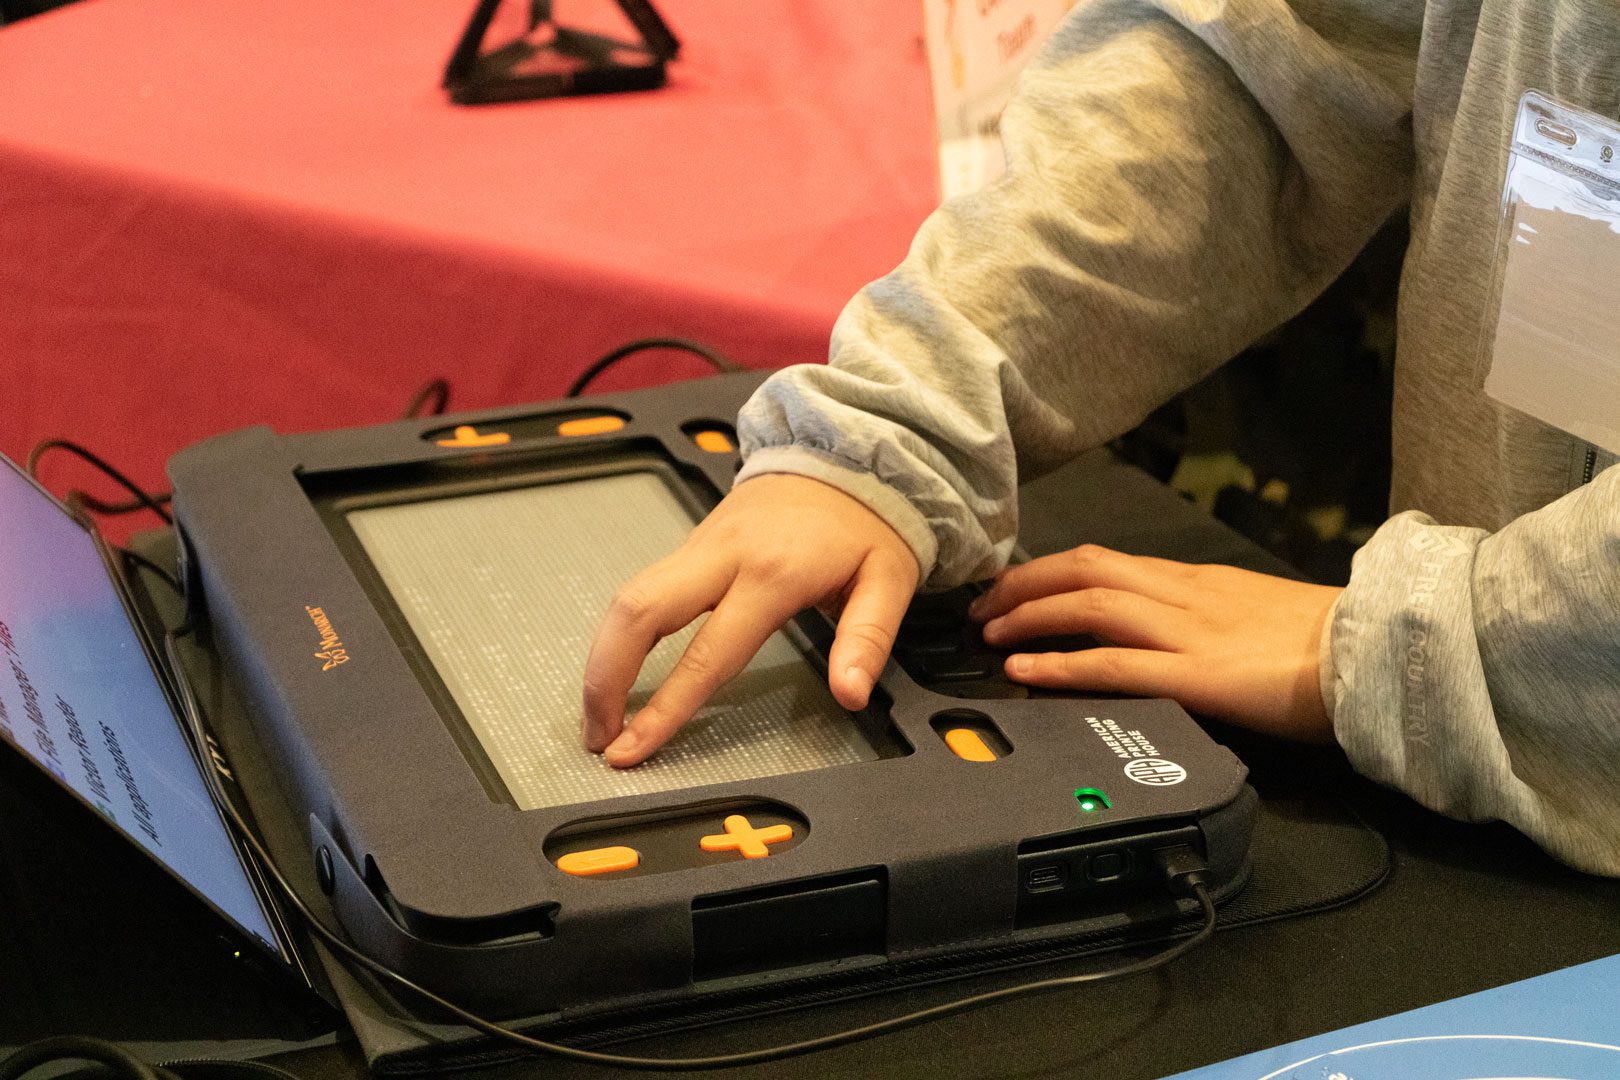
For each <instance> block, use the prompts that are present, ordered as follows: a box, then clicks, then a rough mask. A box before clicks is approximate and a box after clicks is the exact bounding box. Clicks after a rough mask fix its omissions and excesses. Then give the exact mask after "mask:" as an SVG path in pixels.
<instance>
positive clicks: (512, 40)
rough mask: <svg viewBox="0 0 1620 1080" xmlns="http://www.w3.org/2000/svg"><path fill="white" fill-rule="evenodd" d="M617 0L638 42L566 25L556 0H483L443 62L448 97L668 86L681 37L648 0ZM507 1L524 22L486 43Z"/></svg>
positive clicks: (485, 100)
mask: <svg viewBox="0 0 1620 1080" xmlns="http://www.w3.org/2000/svg"><path fill="white" fill-rule="evenodd" d="M615 2H616V3H617V4H618V6H619V8H620V10H622V11H623V12H624V14H625V16H626V18H628V19H629V20H630V24H631V25H632V26H634V27H635V28H636V31H637V33H639V34H640V36H641V40H640V41H639V42H626V41H618V40H616V39H614V38H611V37H607V36H606V35H603V34H598V33H593V32H589V31H584V30H573V29H570V28H568V27H565V26H561V25H559V24H558V23H557V21H556V20H555V18H553V15H552V4H551V0H479V4H478V7H477V8H475V9H474V10H473V14H472V18H471V19H470V20H468V22H467V29H466V30H465V31H463V33H462V35H461V40H460V41H459V42H457V43H456V49H455V52H454V53H452V54H451V56H450V63H449V64H448V65H447V66H446V67H445V71H444V86H445V89H446V90H448V91H449V92H450V100H451V101H453V102H455V103H456V104H458V105H484V104H489V103H493V102H500V101H527V100H530V99H533V98H547V97H563V96H567V95H572V94H608V93H615V92H618V91H623V90H651V89H654V88H655V87H659V86H662V85H664V67H665V64H666V63H668V61H670V60H673V59H674V58H675V55H676V53H677V52H678V51H679V50H680V42H679V41H677V40H676V38H675V35H674V34H672V33H670V30H669V27H668V26H667V25H666V24H665V22H664V20H663V18H662V17H660V16H659V14H658V12H657V11H656V10H655V9H654V8H653V6H652V4H651V3H650V2H649V0H615ZM503 6H504V10H505V12H506V13H507V14H508V15H511V14H512V13H513V10H514V8H519V9H521V16H520V17H521V22H522V25H521V26H518V27H512V26H508V27H506V28H505V34H504V35H503V36H506V40H504V41H501V40H496V41H495V42H493V43H488V42H487V41H486V39H488V38H489V37H490V31H491V27H492V26H493V25H494V23H495V17H496V14H497V13H498V12H501V11H502V10H503ZM507 21H508V22H511V21H512V20H511V19H508V20H507ZM514 30H515V31H516V33H515V34H514V33H513V31H514ZM486 50H487V51H486Z"/></svg>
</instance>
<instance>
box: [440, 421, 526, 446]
mask: <svg viewBox="0 0 1620 1080" xmlns="http://www.w3.org/2000/svg"><path fill="white" fill-rule="evenodd" d="M511 441H512V436H510V435H508V434H507V433H506V432H504V431H490V432H485V433H480V432H479V430H478V429H477V428H475V427H473V426H472V425H471V424H462V425H461V426H460V427H458V428H456V434H455V438H452V439H439V440H438V443H439V445H440V446H458V447H474V446H505V445H506V444H507V443H509V442H511Z"/></svg>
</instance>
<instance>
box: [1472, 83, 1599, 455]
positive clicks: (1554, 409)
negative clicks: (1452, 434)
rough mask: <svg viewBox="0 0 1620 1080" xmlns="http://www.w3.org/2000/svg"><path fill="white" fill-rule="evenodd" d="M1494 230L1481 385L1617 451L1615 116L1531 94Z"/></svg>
mask: <svg viewBox="0 0 1620 1080" xmlns="http://www.w3.org/2000/svg"><path fill="white" fill-rule="evenodd" d="M1497 241H1498V242H1497V256H1496V273H1495V288H1494V292H1493V294H1492V296H1491V304H1490V307H1489V308H1488V312H1489V315H1488V317H1487V319H1486V322H1485V325H1486V328H1487V331H1486V334H1485V337H1484V341H1483V343H1482V345H1481V349H1480V367H1481V370H1482V372H1483V374H1484V383H1485V392H1486V393H1487V394H1489V395H1490V396H1491V397H1493V398H1495V399H1496V400H1497V401H1499V402H1501V403H1502V404H1504V405H1508V406H1511V407H1512V408H1515V409H1518V410H1520V411H1521V412H1525V413H1528V414H1530V415H1531V416H1534V417H1536V418H1537V419H1538V420H1542V421H1544V422H1546V423H1548V424H1551V425H1553V426H1554V427H1557V428H1560V429H1562V430H1564V431H1566V432H1568V433H1570V434H1571V435H1574V436H1576V437H1577V438H1580V439H1583V440H1585V441H1586V442H1589V443H1592V444H1593V445H1596V446H1600V447H1602V448H1603V449H1605V450H1609V451H1611V452H1616V453H1620V126H1617V125H1616V124H1615V123H1614V122H1613V121H1610V120H1607V119H1605V118H1603V117H1601V116H1597V115H1595V114H1593V113H1589V112H1584V111H1582V110H1580V109H1572V108H1569V107H1567V106H1564V105H1560V104H1558V103H1557V102H1554V101H1552V100H1550V99H1548V98H1547V97H1545V96H1543V95H1542V94H1538V93H1536V92H1535V91H1531V92H1529V93H1527V94H1525V95H1524V97H1523V98H1521V99H1520V101H1519V114H1518V119H1517V120H1516V121H1515V122H1514V125H1513V147H1512V152H1511V154H1510V155H1509V157H1508V167H1507V182H1506V184H1505V185H1504V187H1503V191H1502V221H1501V227H1500V232H1499V235H1498V238H1497Z"/></svg>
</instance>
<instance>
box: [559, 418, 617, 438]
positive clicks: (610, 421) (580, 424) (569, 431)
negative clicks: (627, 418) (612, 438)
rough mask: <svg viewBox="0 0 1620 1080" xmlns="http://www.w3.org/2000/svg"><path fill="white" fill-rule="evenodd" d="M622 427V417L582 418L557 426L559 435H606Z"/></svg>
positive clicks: (566, 421)
mask: <svg viewBox="0 0 1620 1080" xmlns="http://www.w3.org/2000/svg"><path fill="white" fill-rule="evenodd" d="M622 427H624V417H622V416H582V417H580V418H579V419H578V420H565V421H563V422H562V423H560V424H558V425H557V434H559V435H568V436H576V435H606V434H607V433H608V432H610V431H618V430H619V429H620V428H622Z"/></svg>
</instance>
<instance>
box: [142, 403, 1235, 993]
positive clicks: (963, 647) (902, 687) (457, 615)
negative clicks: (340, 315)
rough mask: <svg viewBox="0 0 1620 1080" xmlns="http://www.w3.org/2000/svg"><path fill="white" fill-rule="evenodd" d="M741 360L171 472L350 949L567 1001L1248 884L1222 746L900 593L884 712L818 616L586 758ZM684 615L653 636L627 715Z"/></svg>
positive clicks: (711, 465)
mask: <svg viewBox="0 0 1620 1080" xmlns="http://www.w3.org/2000/svg"><path fill="white" fill-rule="evenodd" d="M760 378H761V376H759V375H756V374H753V373H744V374H734V375H725V376H720V377H717V378H713V379H705V380H701V381H696V382H691V383H685V384H681V385H679V386H673V387H663V388H658V389H652V390H644V391H638V392H634V393H625V394H618V395H607V396H601V397H596V398H589V399H575V400H571V401H567V402H559V403H555V404H550V405H535V406H527V407H523V408H517V409H502V410H495V411H489V412H484V413H475V414H465V415H462V416H459V417H454V418H446V417H429V418H424V419H413V420H406V421H402V422H399V423H394V424H388V425H384V426H380V427H372V428H362V429H354V430H347V431H334V432H323V433H316V434H305V435H291V436H278V435H276V434H274V433H273V432H271V431H270V430H269V429H267V428H253V429H248V430H245V431H240V432H236V433H233V434H230V435H225V436H221V437H218V438H215V439H211V440H209V441H207V442H204V443H201V444H199V445H197V446H194V447H191V448H190V449H187V450H185V451H183V452H182V453H180V454H179V455H177V456H176V457H175V458H174V459H173V461H172V462H171V463H170V474H171V477H172V479H173V481H174V508H175V516H176V522H177V525H178V527H179V530H180V536H181V548H182V558H183V565H182V575H181V576H182V580H183V582H184V584H185V587H186V589H187V592H188V595H189V597H190V599H191V602H192V604H193V607H194V609H196V610H197V611H198V612H199V613H201V614H203V615H205V616H206V619H207V622H208V626H209V630H210V634H211V638H212V641H213V644H214V647H215V648H216V649H218V651H219V654H220V656H221V658H222V659H223V661H224V669H225V670H226V671H227V672H229V677H230V678H231V679H232V680H233V682H234V683H235V684H236V685H237V687H238V688H239V692H240V696H241V697H242V698H243V699H244V700H245V701H246V702H248V703H249V706H250V708H249V710H248V711H249V713H250V717H251V723H252V725H253V730H254V734H255V736H256V738H257V741H258V742H260V743H261V744H262V745H263V746H264V747H265V749H266V751H267V753H268V755H269V759H270V761H271V762H272V764H273V768H274V769H275V770H276V771H277V773H278V777H279V780H278V782H279V784H280V786H281V787H282V788H283V789H284V793H285V795H286V796H287V801H288V802H289V803H290V804H291V805H292V806H293V807H294V808H295V812H296V814H297V815H298V818H299V821H300V822H301V823H307V824H303V825H301V829H303V830H305V831H307V836H308V851H307V856H308V858H309V859H310V860H312V861H313V863H314V865H315V866H316V867H317V870H318V877H319V880H320V882H321V887H322V888H323V889H325V890H326V891H327V892H328V893H329V895H330V898H331V902H332V905H333V908H334V910H335V911H336V913H337V916H338V918H339V920H340V921H341V923H342V925H343V927H344V929H345V930H346V931H347V933H348V934H349V935H350V936H351V937H352V939H353V940H354V941H355V943H356V944H357V945H359V946H360V947H361V948H363V949H365V950H366V951H367V952H369V953H370V954H371V955H373V956H375V957H377V958H378V959H381V960H383V961H384V962H386V963H388V964H389V965H391V966H393V967H395V968H396V969H398V970H399V971H401V972H402V973H404V974H406V975H408V976H410V977H411V978H413V979H415V980H417V981H418V982H421V983H423V984H424V985H426V986H428V987H430V988H432V989H434V990H436V991H438V992H440V993H442V994H445V995H446V996H449V997H452V998H453V999H455V1000H457V1001H459V1002H460V1003H462V1004H464V1005H467V1006H469V1007H473V1008H478V1009H482V1010H485V1011H487V1012H490V1013H494V1014H498V1015H502V1016H520V1015H521V1016H536V1015H540V1016H547V1015H549V1016H553V1017H561V1018H564V1019H569V1018H576V1017H587V1018H588V1017H592V1016H604V1015H612V1014H619V1013H624V1012H626V1011H627V1010H636V1009H647V1008H658V1007H663V1006H671V1007H680V1006H682V1005H683V1004H684V1005H690V1004H691V1003H692V1002H694V1001H702V1000H704V999H706V998H708V997H711V996H715V995H722V994H725V993H735V992H736V991H737V989H738V988H739V987H743V988H749V989H750V992H751V993H753V994H755V996H756V997H757V998H758V999H759V1000H767V999H768V998H769V997H770V995H772V994H784V993H786V992H787V991H789V990H791V989H792V988H795V987H797V988H803V987H805V986H808V985H825V986H827V987H829V988H837V987H845V986H848V987H858V986H859V984H860V981H861V979H862V978H863V977H864V976H869V975H872V974H874V973H889V974H892V973H894V972H896V971H899V970H905V971H916V972H919V973H924V974H927V975H929V976H930V977H936V978H937V977H939V976H941V975H947V974H950V973H951V972H952V971H956V970H968V969H972V968H977V967H982V966H985V965H986V964H990V963H1006V962H1018V960H1019V959H1020V958H1035V957H1037V956H1041V955H1056V954H1057V952H1058V951H1060V950H1061V949H1062V948H1063V946H1064V945H1065V944H1066V943H1074V942H1077V941H1081V940H1085V939H1088V938H1093V937H1095V936H1096V935H1099V934H1104V933H1109V932H1119V931H1123V930H1127V929H1130V928H1131V927H1133V926H1136V925H1139V924H1143V923H1151V922H1161V923H1168V922H1171V921H1175V920H1177V919H1180V918H1182V917H1184V916H1187V915H1189V914H1191V913H1193V912H1195V911H1196V910H1197V905H1196V904H1194V903H1193V902H1192V901H1190V900H1188V899H1186V898H1184V897H1177V896H1174V895H1172V894H1171V893H1170V892H1169V891H1168V890H1167V889H1166V888H1165V884H1164V880H1163V878H1162V876H1161V875H1158V874H1156V873H1155V872H1154V870H1153V867H1154V860H1155V858H1156V853H1161V852H1163V851H1164V850H1165V849H1167V848H1170V847H1174V846H1180V845H1187V846H1190V847H1191V848H1192V849H1194V850H1195V851H1196V852H1197V853H1198V854H1199V855H1200V856H1201V857H1202V859H1203V860H1204V861H1205V862H1207V864H1208V867H1209V869H1208V874H1207V878H1208V882H1209V886H1210V891H1211V892H1212V893H1213V894H1214V895H1215V897H1216V898H1217V899H1222V898H1224V897H1226V896H1229V895H1231V894H1232V893H1233V892H1234V891H1236V890H1237V889H1238V888H1239V887H1240V886H1241V884H1242V883H1243V881H1244V879H1245V877H1246V875H1247V873H1248V842H1249V835H1250V832H1251V828H1252V822H1253V818H1254V809H1255V797H1254V793H1253V792H1252V790H1251V789H1250V788H1249V787H1248V786H1247V784H1246V783H1245V775H1246V774H1245V770H1244V768H1243V766H1242V764H1241V763H1240V762H1239V761H1238V760H1237V758H1236V757H1234V756H1233V755H1232V754H1231V753H1230V752H1229V751H1227V750H1226V749H1224V748H1223V747H1220V746H1218V745H1217V744H1215V743H1214V742H1213V741H1212V740H1211V739H1210V738H1209V737H1208V736H1207V735H1206V734H1205V733H1204V732H1203V731H1202V730H1201V729H1200V728H1199V727H1198V725H1197V724H1195V723H1194V722H1192V720H1191V719H1190V718H1189V717H1188V716H1187V715H1186V713H1184V712H1183V711H1182V710H1181V709H1180V708H1179V707H1177V706H1176V705H1174V704H1172V703H1170V702H1166V701H1147V700H1128V699H1085V698H1079V697H1074V696H1061V695H1053V694H1040V693H1031V692H1029V691H1027V690H1025V689H1023V688H1021V687H1017V686H1015V685H1013V684H1011V683H1009V682H1007V681H1006V680H1005V679H1004V678H1003V677H1002V676H1001V674H1000V657H999V656H998V655H997V654H995V653H994V652H992V651H991V650H989V649H987V648H985V647H984V645H983V644H982V642H981V641H980V640H979V639H978V637H977V634H976V633H975V632H974V631H973V630H972V629H970V628H969V627H968V624H967V623H966V621H965V620H964V618H963V608H964V606H965V598H966V596H967V594H966V593H963V592H961V591H958V592H957V593H952V594H942V595H940V596H924V597H921V598H919V600H918V602H917V603H916V604H914V605H913V610H912V611H911V613H910V614H909V615H908V618H907V621H906V625H905V626H904V628H903V630H902V634H901V640H900V642H899V643H898V644H897V647H896V650H895V658H894V660H893V661H891V663H890V664H889V666H888V668H887V670H886V671H885V672H884V674H883V676H882V678H881V679H880V680H879V684H878V687H877V690H876V692H875V693H874V694H873V698H872V704H871V705H870V706H869V707H868V708H867V709H865V710H863V711H862V712H860V713H858V714H851V713H849V712H846V711H845V710H843V709H842V708H840V707H839V706H838V705H837V703H836V702H835V701H834V700H833V698H832V696H831V694H830V693H829V692H828V690H827V687H826V671H825V663H826V660H825V658H826V650H827V648H828V646H829V644H830V642H831V637H832V629H831V626H830V624H829V623H828V622H827V621H826V619H825V618H824V617H823V616H822V615H820V614H818V613H816V612H807V613H805V614H803V615H801V616H799V617H798V618H797V619H796V620H795V621H794V622H793V623H791V624H790V625H789V626H788V627H786V628H785V629H784V630H783V631H781V632H780V633H778V634H777V635H775V636H774V637H773V638H771V639H770V641H768V642H767V644H766V645H765V647H764V648H763V649H762V650H761V651H760V653H759V655H758V656H757V657H756V658H755V660H754V661H753V662H752V663H751V664H750V665H749V666H748V668H747V669H746V670H745V671H744V672H743V673H742V674H740V675H739V676H738V677H737V678H736V679H734V680H733V681H732V682H731V683H730V684H729V685H728V686H727V687H726V688H725V689H724V690H723V691H722V692H721V693H720V694H719V695H718V696H717V697H715V698H714V699H713V700H712V701H711V702H710V703H709V704H708V705H707V706H706V707H705V708H704V709H703V710H702V712H701V713H700V714H699V716H698V717H697V719H695V720H694V721H693V722H692V723H691V724H689V725H688V726H687V727H686V728H685V729H684V730H683V731H682V732H681V733H680V734H679V735H678V736H677V737H676V738H675V739H674V740H672V741H671V742H670V743H669V744H668V745H667V746H666V747H665V748H663V749H662V750H661V751H660V752H659V753H658V754H657V755H656V756H655V757H654V758H652V759H651V760H650V761H648V762H647V763H645V764H643V765H640V766H637V767H635V768H632V769H628V770H615V769H613V768H611V767H609V766H608V765H606V764H605V763H604V762H603V761H602V760H601V759H600V758H599V757H598V756H596V755H593V754H591V753H589V752H587V751H586V750H585V749H584V747H583V745H582V742H581V737H580V722H581V707H580V696H581V673H582V668H583V664H584V659H585V655H586V652H587V650H588V648H589V645H590V642H591V638H592V635H593V633H594V630H595V627H596V624H597V622H598V620H599V619H600V617H601V615H602V613H603V611H604V610H605V608H606V606H607V603H608V601H609V600H610V598H611V597H612V596H613V594H614V593H615V591H616V590H617V589H618V588H619V587H620V586H621V585H622V584H623V583H624V582H625V581H626V580H627V579H628V578H629V577H630V576H631V575H633V574H634V573H635V572H636V571H638V570H639V569H641V568H642V567H644V566H646V565H647V564H649V563H651V562H653V561H655V560H657V559H658V558H661V557H663V556H664V555H667V554H669V553H670V552H671V551H672V550H674V549H675V548H676V547H677V546H679V545H680V544H681V543H683V542H684V541H685V539H686V537H687V536H688V534H689V533H690V531H691V529H692V527H693V525H694V524H695V523H696V522H697V521H699V520H700V519H701V518H702V516H703V514H704V513H706V512H707V511H708V509H709V508H710V507H711V506H713V504H714V503H715V502H716V501H718V499H719V498H720V497H721V495H722V494H723V493H724V492H725V491H726V490H727V488H728V487H729V486H730V483H731V479H732V477H733V475H734V474H735V471H736V468H737V464H738V456H737V452H736V446H735V443H736V435H735V432H734V430H733V428H732V427H731V424H730V418H732V417H735V416H736V414H737V411H738V409H739V408H740V406H741V405H742V403H743V402H744V401H745V400H746V398H747V396H748V394H749V393H750V392H751V391H752V390H753V389H754V387H755V386H757V385H758V382H759V380H760ZM691 633H692V630H691V628H689V629H688V630H687V631H684V632H683V633H681V634H677V635H675V636H673V637H672V638H669V639H667V640H665V641H664V642H663V643H662V644H660V646H659V647H658V649H657V650H655V651H654V653H653V654H652V656H651V658H650V659H649V661H648V663H647V665H646V667H645V668H644V670H643V672H642V676H641V680H640V682H638V684H637V686H636V689H635V692H634V694H633V695H632V701H631V706H632V708H634V707H635V706H636V705H637V704H639V703H640V702H641V701H642V700H644V699H645V695H646V694H648V693H650V692H651V690H652V689H654V688H655V687H656V686H657V685H658V684H659V683H660V682H661V680H662V679H663V677H664V676H665V675H666V674H667V673H668V672H669V670H670V668H671V666H672V665H673V664H674V662H675V661H676V659H677V658H678V657H679V656H680V654H681V651H682V649H684V647H685V644H686V642H687V641H688V640H690V635H691Z"/></svg>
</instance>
